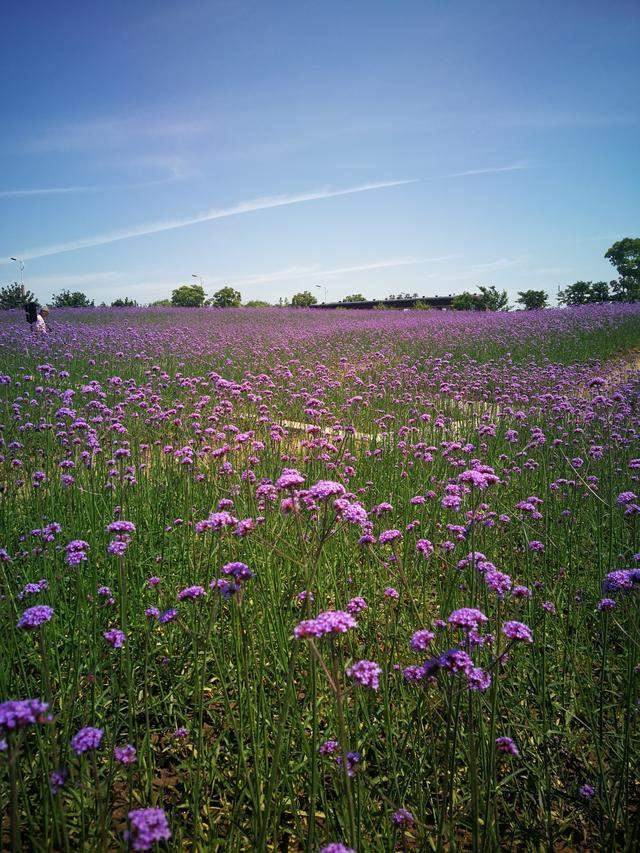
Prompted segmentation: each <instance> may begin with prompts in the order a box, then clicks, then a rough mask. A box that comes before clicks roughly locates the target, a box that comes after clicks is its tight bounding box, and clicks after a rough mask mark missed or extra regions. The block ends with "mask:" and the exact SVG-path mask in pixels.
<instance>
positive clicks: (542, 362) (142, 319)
mask: <svg viewBox="0 0 640 853" xmlns="http://www.w3.org/2000/svg"><path fill="white" fill-rule="evenodd" d="M2 314H3V315H4V316H2V317H1V318H0V395H1V400H2V402H1V407H2V418H1V419H0V423H1V424H2V428H1V432H0V436H1V440H0V445H1V446H0V471H1V476H0V489H1V502H0V508H1V509H0V511H1V513H2V526H1V530H0V614H1V622H0V624H1V625H2V636H1V639H2V650H3V654H2V657H1V659H0V801H1V804H2V811H3V814H4V815H5V816H6V817H5V819H4V821H3V823H2V826H1V832H2V843H1V845H0V846H2V848H3V849H12V848H13V849H19V848H20V847H21V846H22V848H23V849H29V850H31V849H33V850H41V849H42V850H44V849H47V850H49V849H51V850H69V851H70V850H91V851H107V850H128V849H131V850H152V849H166V850H182V849H193V850H217V849H228V850H247V851H249V850H307V851H319V850H328V851H345V850H357V851H360V853H364V851H387V850H395V849H399V850H439V851H444V850H455V849H457V850H466V849H469V850H482V851H493V850H498V849H518V850H519V849H531V850H534V849H535V850H537V849H545V850H551V849H554V850H555V849H557V850H561V849H562V850H569V849H571V850H595V849H605V850H613V849H629V850H630V849H634V848H636V847H637V846H638V844H639V843H640V729H639V722H640V721H639V715H640V704H639V696H640V691H639V688H640V645H639V642H638V637H639V636H640V535H639V533H640V531H639V516H640V482H639V478H640V442H639V440H638V439H639V435H640V357H639V353H638V350H637V348H638V347H639V346H640V305H638V304H618V305H600V306H593V307H585V308H579V309H564V310H547V311H539V312H536V311H527V312H524V311H522V312H517V313H513V314H509V313H497V312H496V313H487V314H482V313H478V312H470V313H467V312H445V313H441V312H436V311H413V312H410V313H403V312H394V311H354V312H349V311H322V310H316V311H313V310H299V311H296V310H293V309H228V310H215V309H202V310H198V309H121V310H113V309H112V310H110V309H92V310H84V309H77V310H67V311H56V312H54V313H53V315H52V316H51V322H50V333H49V334H48V335H47V336H46V337H38V338H36V337H32V336H30V335H29V332H28V327H27V326H26V323H25V322H24V319H23V316H22V312H2Z"/></svg>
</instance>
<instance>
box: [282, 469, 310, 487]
mask: <svg viewBox="0 0 640 853" xmlns="http://www.w3.org/2000/svg"><path fill="white" fill-rule="evenodd" d="M303 483H304V477H303V476H302V474H301V473H300V472H299V471H296V469H295V468H284V469H283V471H282V474H280V476H279V477H278V479H277V480H276V488H277V489H295V488H296V486H301V485H302V484H303Z"/></svg>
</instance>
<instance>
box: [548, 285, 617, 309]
mask: <svg viewBox="0 0 640 853" xmlns="http://www.w3.org/2000/svg"><path fill="white" fill-rule="evenodd" d="M615 283H616V282H613V284H615ZM608 300H609V285H608V284H607V282H606V281H574V283H573V284H568V285H567V286H566V287H565V289H564V290H561V291H560V292H559V293H558V304H559V305H595V304H597V303H599V302H607V301H608Z"/></svg>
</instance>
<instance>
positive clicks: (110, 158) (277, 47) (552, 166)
mask: <svg viewBox="0 0 640 853" xmlns="http://www.w3.org/2000/svg"><path fill="white" fill-rule="evenodd" d="M10 5H11V8H9V7H7V10H6V11H5V15H4V17H3V23H2V28H1V30H0V42H1V45H0V46H1V48H2V53H1V55H2V58H3V66H4V68H3V73H2V75H1V76H0V92H1V95H2V106H3V110H2V120H1V121H2V128H1V133H0V163H1V167H0V170H1V171H0V283H1V284H5V283H7V282H9V281H12V280H13V279H15V278H16V270H15V264H12V263H11V262H9V261H8V258H9V256H10V255H16V254H19V255H22V256H23V257H24V258H25V281H26V283H27V284H28V285H29V286H30V287H31V289H33V290H34V291H35V292H36V294H37V296H38V297H39V298H40V299H41V301H44V300H46V299H48V298H49V297H50V295H51V293H52V292H56V291H57V290H60V289H61V288H64V287H68V288H71V289H80V290H84V291H85V292H86V293H87V294H88V295H89V296H90V297H91V298H94V299H95V300H96V302H100V301H102V300H106V301H110V300H112V299H114V298H116V297H117V296H124V295H127V296H130V297H132V298H135V299H137V300H138V301H141V302H146V301H150V300H152V299H158V298H162V297H165V296H168V295H170V292H171V290H172V289H173V288H174V287H176V286H177V285H179V284H183V283H186V282H191V281H193V280H192V279H191V275H192V274H193V273H197V274H200V275H202V276H203V278H204V280H205V286H206V290H207V292H208V293H211V292H212V291H213V290H215V289H217V288H218V287H220V286H222V285H223V284H233V285H234V286H236V287H237V288H238V289H239V290H241V292H242V294H243V297H244V298H245V299H251V298H253V299H255V298H264V299H268V300H276V299H277V298H278V297H280V296H283V297H284V296H289V297H290V296H291V295H292V294H294V293H296V292H297V291H299V290H304V289H311V290H314V288H315V285H318V284H319V285H322V287H323V288H324V286H325V285H326V286H327V288H328V295H329V298H330V299H340V298H342V297H344V296H345V295H347V294H350V293H355V292H362V293H363V294H365V295H366V296H371V297H382V296H386V295H388V294H389V293H397V292H398V291H410V292H414V291H417V292H418V293H420V294H425V295H435V294H440V295H442V294H446V293H455V292H459V291H461V290H464V289H470V288H472V287H473V286H474V285H477V284H495V285H497V286H498V287H501V288H502V287H506V288H507V290H508V291H509V292H510V294H511V295H512V296H514V295H515V294H516V291H518V290H522V289H527V288H530V287H535V288H540V287H543V288H545V289H547V290H548V291H549V292H550V293H551V294H553V295H555V293H556V290H557V287H558V285H564V284H566V283H568V282H571V281H575V280H576V279H578V278H587V279H594V278H595V279H599V278H607V279H608V278H611V277H612V276H613V270H612V268H611V267H610V265H609V264H608V263H607V262H605V261H604V260H603V258H602V255H603V252H604V251H605V250H606V248H607V247H608V246H609V245H610V244H611V243H612V242H613V241H614V240H616V239H618V238H620V237H624V236H637V235H638V234H640V217H639V215H638V214H639V212H640V158H639V151H640V132H639V131H640V98H639V92H640V49H639V48H638V45H639V44H640V6H638V4H637V2H636V0H632V1H631V2H615V0H602V2H589V0H578V1H577V2H573V0H562V2H558V0H553V2H546V0H536V1H535V2H527V0H519V2H513V0H505V2H492V0H485V2H471V1H469V2H456V0H448V1H447V2H442V0H419V2H406V1H405V0H395V2H390V0H385V2H378V0H363V2H347V0H342V2H332V0H324V2H304V0H295V2H268V0H262V2H257V0H256V2H249V0H246V2H243V0H237V2H234V1H233V0H228V1H227V0H221V2H214V0H209V2H205V1H204V0H180V2H176V0H171V2H165V0H148V2H145V0H136V2H133V3H132V2H130V0H109V2H100V3H98V2H93V0H90V2H86V0H85V2H75V0H65V2H63V3H51V2H49V0H47V2H42V0H40V2H29V0H25V2H24V3H22V4H18V3H14V4H10ZM315 292H316V293H317V294H321V291H320V290H316V291H315ZM322 292H323V291H322Z"/></svg>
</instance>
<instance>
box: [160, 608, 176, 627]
mask: <svg viewBox="0 0 640 853" xmlns="http://www.w3.org/2000/svg"><path fill="white" fill-rule="evenodd" d="M177 615H178V611H177V610H176V609H175V607H172V608H170V609H169V610H165V611H164V613H161V614H160V616H158V622H160V624H161V625H166V624H167V622H173V620H174V619H175V618H176V617H177Z"/></svg>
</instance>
